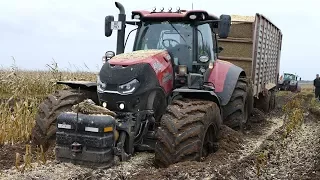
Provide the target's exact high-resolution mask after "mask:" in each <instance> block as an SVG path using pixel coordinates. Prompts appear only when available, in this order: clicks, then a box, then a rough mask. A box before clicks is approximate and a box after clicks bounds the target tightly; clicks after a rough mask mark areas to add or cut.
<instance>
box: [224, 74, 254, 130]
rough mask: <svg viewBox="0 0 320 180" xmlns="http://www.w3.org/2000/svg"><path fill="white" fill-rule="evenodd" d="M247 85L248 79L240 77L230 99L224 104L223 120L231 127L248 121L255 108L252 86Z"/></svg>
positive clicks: (239, 125)
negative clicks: (253, 105)
mask: <svg viewBox="0 0 320 180" xmlns="http://www.w3.org/2000/svg"><path fill="white" fill-rule="evenodd" d="M247 87H248V86H247V81H246V79H245V78H239V80H238V82H237V84H236V87H235V89H234V91H233V93H232V96H231V98H230V101H229V102H228V104H227V105H225V106H223V117H224V118H223V119H224V120H223V122H224V124H225V125H227V126H229V127H230V128H237V127H241V124H244V123H246V122H247V120H248V118H249V115H250V113H251V111H252V109H253V107H252V103H253V102H252V99H251V98H252V91H251V90H250V86H249V88H247ZM248 91H249V93H248Z"/></svg>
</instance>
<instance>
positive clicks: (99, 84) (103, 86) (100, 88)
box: [97, 75, 107, 93]
mask: <svg viewBox="0 0 320 180" xmlns="http://www.w3.org/2000/svg"><path fill="white" fill-rule="evenodd" d="M106 87H107V84H106V83H103V82H102V81H101V80H100V76H99V75H98V76H97V90H98V92H100V93H102V92H103V91H104V90H105V89H106Z"/></svg>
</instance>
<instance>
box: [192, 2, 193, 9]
mask: <svg viewBox="0 0 320 180" xmlns="http://www.w3.org/2000/svg"><path fill="white" fill-rule="evenodd" d="M192 10H193V2H192Z"/></svg>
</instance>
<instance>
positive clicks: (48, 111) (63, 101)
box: [31, 90, 96, 151]
mask: <svg viewBox="0 0 320 180" xmlns="http://www.w3.org/2000/svg"><path fill="white" fill-rule="evenodd" d="M87 98H90V99H92V100H96V99H94V98H95V96H94V93H93V92H87V91H80V92H79V90H62V91H58V92H56V93H54V94H52V95H49V96H48V97H47V98H46V99H45V100H44V101H43V102H42V103H41V104H40V105H39V108H38V112H37V114H36V117H35V121H36V124H35V126H34V127H33V129H32V134H31V138H32V143H33V144H35V145H38V146H40V145H42V146H43V148H44V150H45V151H46V150H47V149H48V148H49V147H50V146H51V145H52V143H53V142H54V140H55V139H54V138H55V133H56V130H57V129H56V119H57V117H58V116H59V114H60V113H62V112H67V111H71V108H72V106H73V105H75V104H77V103H80V102H82V101H83V100H85V99H87Z"/></svg>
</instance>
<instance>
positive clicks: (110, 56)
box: [102, 51, 116, 64]
mask: <svg viewBox="0 0 320 180" xmlns="http://www.w3.org/2000/svg"><path fill="white" fill-rule="evenodd" d="M115 55H116V54H115V53H114V52H113V51H107V52H106V54H105V55H104V56H102V63H103V64H104V63H106V62H107V61H108V60H110V59H111V58H112V57H113V56H115Z"/></svg>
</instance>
